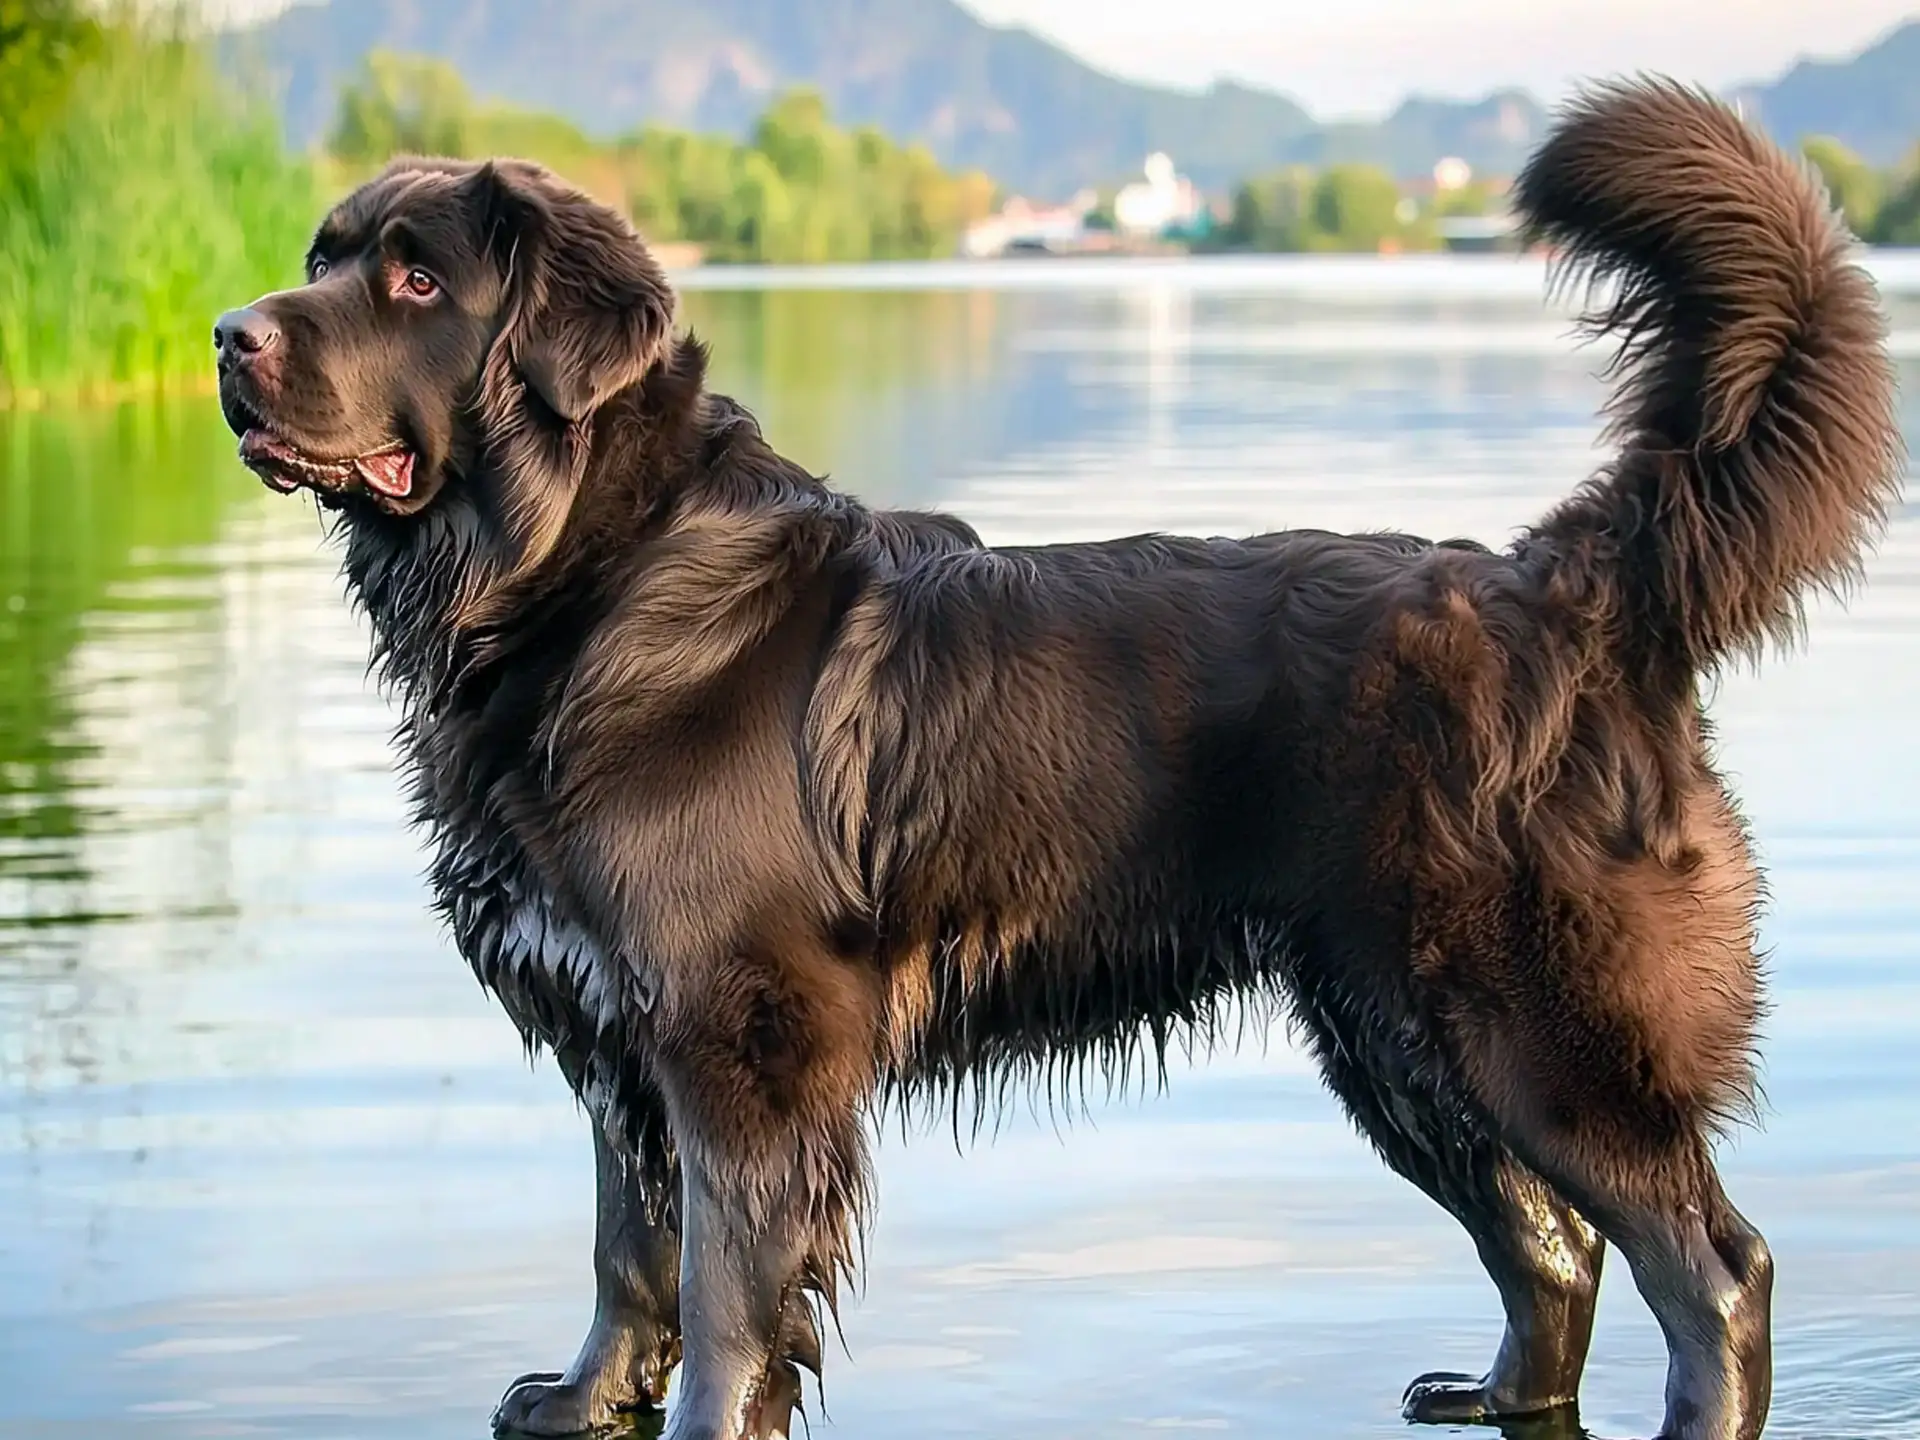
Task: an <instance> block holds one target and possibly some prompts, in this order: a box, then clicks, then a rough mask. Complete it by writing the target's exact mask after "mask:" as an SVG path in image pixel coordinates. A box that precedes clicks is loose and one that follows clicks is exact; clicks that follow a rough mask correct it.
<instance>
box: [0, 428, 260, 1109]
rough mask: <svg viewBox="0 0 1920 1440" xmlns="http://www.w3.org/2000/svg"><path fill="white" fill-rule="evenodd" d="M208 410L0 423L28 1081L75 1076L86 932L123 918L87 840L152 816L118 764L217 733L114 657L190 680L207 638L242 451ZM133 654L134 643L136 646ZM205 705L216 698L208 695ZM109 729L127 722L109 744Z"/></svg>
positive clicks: (0, 775)
mask: <svg viewBox="0 0 1920 1440" xmlns="http://www.w3.org/2000/svg"><path fill="white" fill-rule="evenodd" d="M207 409H208V405H207V402H205V401H197V402H184V403H181V404H171V405H169V404H152V403H146V404H137V405H127V406H122V407H118V408H115V409H112V410H76V411H60V412H50V413H43V414H15V415H8V416H0V981H4V980H8V979H11V980H12V981H14V982H15V983H13V984H12V985H9V986H5V987H4V988H0V1007H4V1008H0V1036H3V1035H4V1033H5V1032H7V1031H15V1030H16V1026H15V1025H14V1024H12V1023H9V1020H8V1016H7V1014H6V1013H5V1012H6V1010H14V1011H15V1018H17V1019H18V1020H20V1021H21V1022H23V1023H22V1025H21V1026H20V1028H19V1030H18V1032H17V1034H18V1035H19V1036H20V1037H22V1038H23V1037H24V1034H25V1031H26V1030H27V1029H29V1028H31V1029H35V1030H38V1031H39V1032H40V1033H41V1035H42V1037H43V1039H44V1038H46V1037H48V1036H50V1035H52V1034H58V1035H59V1036H60V1037H61V1038H60V1040H59V1041H58V1043H57V1046H56V1049H57V1052H59V1053H55V1054H48V1053H46V1050H45V1048H44V1046H42V1045H39V1044H35V1045H31V1046H29V1045H26V1044H16V1045H10V1046H8V1047H7V1048H6V1051H0V1060H4V1058H5V1057H6V1054H7V1053H8V1052H11V1054H12V1056H13V1058H14V1059H16V1060H17V1061H19V1062H20V1063H21V1064H23V1065H26V1066H27V1067H29V1069H32V1068H37V1067H38V1066H42V1065H52V1066H57V1067H62V1068H68V1069H71V1070H73V1071H75V1072H77V1073H79V1074H81V1075H85V1074H87V1073H89V1071H90V1070H91V1069H92V1063H91V1062H92V1060H93V1059H94V1058H96V1051H95V1047H94V1046H93V1045H92V1044H91V1043H90V1042H89V1041H88V1038H87V1036H86V1033H85V1030H86V1027H85V1024H84V1021H85V1018H86V1017H87V1016H88V1015H89V1014H91V1013H93V1012H95V1011H96V1010H97V1008H98V1007H99V1006H100V1004H101V1003H102V1002H103V1000H104V997H103V995H102V994H101V993H100V992H101V981H100V977H99V976H97V975H90V974H89V973H88V967H87V966H86V965H85V964H84V949H85V934H86V932H87V930H88V928H89V927H90V926H97V925H99V924H102V923H111V922H114V921H116V920H118V919H120V918H122V917H123V916H124V915H125V913H126V910H127V907H126V906H125V905H124V904H123V903H120V902H122V901H123V900H124V898H125V896H124V895H123V894H122V895H116V894H115V893H113V891H114V890H119V889H120V888H121V887H119V886H114V887H111V888H103V886H102V884H101V880H102V877H101V876H100V875H99V874H98V873H97V872H98V869H99V866H98V864H97V861H96V860H95V859H94V858H91V852H92V851H93V849H94V846H93V845H92V844H91V843H90V842H91V839H92V837H96V836H99V835H102V834H112V833H114V832H116V831H124V830H126V829H127V828H128V827H129V824H130V822H131V823H133V824H137V823H139V822H140V821H141V820H142V819H143V818H144V817H143V816H141V815H140V814H138V813H137V812H138V811H139V809H140V808H141V805H140V802H141V800H142V799H149V800H150V799H151V798H153V795H154V794H155V793H157V794H159V795H161V796H163V797H164V795H165V794H166V793H167V787H170V786H173V785H176V784H179V783H181V781H182V780H183V779H184V777H180V776H167V777H154V776H152V775H149V776H148V777H147V779H148V784H147V789H148V790H149V792H150V793H149V794H148V795H147V796H145V797H142V796H140V795H138V794H136V795H134V796H133V797H131V798H132V800H133V802H134V803H133V806H132V807H131V808H129V806H128V804H127V801H128V799H129V797H128V796H127V795H125V794H124V793H121V792H122V791H124V788H125V787H124V780H125V778H126V775H127V766H126V763H125V762H126V760H127V759H128V758H129V757H128V756H125V755H117V754H115V753H112V752H114V751H117V750H122V749H123V748H124V747H127V746H131V747H133V749H134V750H135V751H136V752H138V751H139V750H140V749H142V748H143V747H151V746H153V745H155V744H160V745H162V746H163V747H167V746H168V742H169V741H170V740H171V738H172V737H171V736H169V735H168V734H167V733H166V731H167V729H168V728H171V729H173V730H175V731H178V730H179V729H180V728H181V727H182V726H183V725H185V726H187V727H192V726H196V725H203V724H204V716H205V714H206V709H205V707H204V706H203V705H198V704H193V703H189V704H188V705H186V706H181V705H179V704H177V703H176V704H172V705H166V706H159V707H156V706H155V705H154V703H153V701H154V697H153V695H152V694H151V693H150V692H149V691H148V690H147V689H146V688H145V687H142V686H141V685H139V684H137V683H136V684H128V683H127V682H128V680H129V678H130V677H129V675H128V673H127V667H126V666H125V665H124V664H122V663H120V662H119V661H118V660H116V659H114V658H112V657H113V656H115V655H116V654H121V655H124V654H125V653H127V652H129V651H132V652H136V653H144V654H145V655H146V656H147V657H148V660H147V662H146V664H145V667H144V668H146V669H147V670H149V671H169V670H171V671H174V672H176V673H178V674H181V675H188V674H191V673H192V672H193V670H194V669H195V668H196V667H195V666H194V665H193V664H192V659H193V657H192V656H191V655H190V654H189V653H188V652H189V651H190V649H191V647H192V645H193V643H194V642H193V638H192V637H193V636H194V634H195V633H196V631H204V629H205V628H206V625H207V623H208V621H207V615H206V612H207V610H208V604H209V598H210V596H211V593H212V592H211V590H210V587H209V586H208V584H207V576H208V569H209V565H208V560H207V551H208V548H209V547H210V546H211V545H212V543H213V542H214V540H215V539H216V537H217V534H218V531H219V528H220V525H221V522H222V517H223V515H224V514H225V512H226V511H227V510H228V509H229V508H230V507H231V505H232V503H233V501H234V498H235V496H236V495H237V494H242V493H245V492H244V490H243V489H241V488H239V487H238V486H237V484H236V481H235V478H234V475H233V471H234V466H233V464H232V459H231V441H230V440H229V439H228V438H227V437H226V435H225V432H224V429H222V428H221V427H220V426H219V425H218V420H217V416H215V417H214V423H213V424H211V425H209V424H208V423H207V418H208V417H207V416H206V415H205V414H203V413H201V412H204V411H205V410H207ZM129 642H131V643H129ZM202 698H204V697H202ZM102 714H107V715H115V716H118V717H120V718H119V719H118V720H117V721H116V722H115V723H111V724H109V725H107V726H105V727H102V726H101V725H100V724H98V723H97V720H98V717H99V716H100V715H102Z"/></svg>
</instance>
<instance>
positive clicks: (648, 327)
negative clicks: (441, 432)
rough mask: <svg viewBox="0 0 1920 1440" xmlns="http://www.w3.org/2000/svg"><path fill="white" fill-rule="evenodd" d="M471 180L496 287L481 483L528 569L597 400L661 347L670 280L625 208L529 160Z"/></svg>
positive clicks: (520, 565)
mask: <svg viewBox="0 0 1920 1440" xmlns="http://www.w3.org/2000/svg"><path fill="white" fill-rule="evenodd" d="M469 183H470V184H471V186H472V187H473V189H472V192H471V194H472V199H473V201H474V203H475V204H476V205H477V206H478V208H479V211H480V215H479V219H480V224H481V228H482V231H483V233H484V235H485V237H486V246H487V249H488V252H489V254H490V255H491V257H492V259H493V262H494V264H495V265H496V267H497V268H498V271H499V274H500V276H501V283H502V290H503V293H502V298H501V315H502V323H501V328H500V332H499V335H498V337H497V339H496V340H495V341H494V345H493V350H492V352H491V353H490V354H489V355H488V357H487V363H486V368H485V372H484V374H483V376H482V379H481V383H480V389H479V393H478V396H477V397H476V398H477V403H478V409H479V414H480V421H481V425H482V428H483V431H484V433H485V438H486V442H487V445H488V447H489V449H490V451H491V454H492V460H493V463H492V466H491V467H490V470H491V473H490V475H489V477H488V479H489V482H490V483H489V485H488V486H487V487H486V488H487V490H488V491H489V492H490V501H491V507H490V508H491V509H492V510H493V512H494V514H495V516H496V518H497V519H498V522H499V524H500V526H501V528H502V530H503V532H504V535H505V538H506V540H507V541H508V543H509V547H510V549H511V551H512V554H511V559H510V564H511V566H512V567H513V568H515V569H524V568H526V567H528V566H531V565H534V564H537V563H538V562H539V561H540V559H541V558H542V557H543V556H545V555H546V554H547V553H548V551H549V550H550V549H551V548H552V546H553V543H554V541H555V540H556V539H557V538H558V537H559V534H560V531H561V528H562V526H563V525H564V523H565V521H566V517H567V513H568V510H569V509H570V507H571V506H572V503H573V496H574V491H575V489H576V487H577V486H578V484H579V480H580V476H581V473H582V471H583V470H584V468H585V465H586V461H587V453H588V446H589V439H588V434H589V431H588V425H589V422H590V421H591V420H592V418H593V415H594V412H595V411H596V410H598V409H599V408H600V407H601V406H602V405H604V404H606V402H607V401H608V400H609V399H611V398H612V397H613V396H614V395H617V394H618V393H619V392H620V391H622V390H625V389H626V388H627V387H629V386H631V385H635V384H637V383H639V382H640V381H641V380H643V379H645V378H646V375H647V372H648V371H649V370H651V369H652V368H653V367H654V366H655V365H656V364H658V363H659V362H660V361H661V360H662V359H663V358H664V357H665V356H666V354H667V351H668V347H669V346H670V345H671V344H672V340H673V290H672V288H671V287H670V286H669V285H668V284H667V278H666V275H665V274H664V273H663V272H662V271H661V269H660V266H659V265H658V264H657V263H656V262H655V260H654V258H653V257H652V256H651V255H649V254H648V253H647V248H646V246H645V245H644V244H642V243H641V240H640V237H639V236H638V235H636V234H635V233H634V232H633V229H632V227H631V226H629V225H628V224H627V222H626V221H625V220H624V219H622V218H621V217H620V216H619V215H618V214H616V213H615V212H614V211H612V210H610V209H608V208H607V207H606V206H604V205H601V204H599V203H597V202H596V201H594V200H591V199H589V198H588V197H587V196H585V195H583V194H581V193H580V192H579V191H577V190H573V189H571V188H569V187H567V186H565V185H563V184H561V183H560V182H559V181H558V180H556V179H554V178H553V177H552V176H550V175H548V174H547V173H546V172H545V171H544V170H541V169H540V168H539V167H537V166H534V165H530V164H526V163H524V162H520V161H495V162H489V163H487V164H484V165H481V166H479V167H477V168H476V169H475V170H474V172H473V174H472V177H471V179H470V181H469Z"/></svg>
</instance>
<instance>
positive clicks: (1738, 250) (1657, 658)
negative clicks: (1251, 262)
mask: <svg viewBox="0 0 1920 1440" xmlns="http://www.w3.org/2000/svg"><path fill="white" fill-rule="evenodd" d="M1514 197H1515V202H1516V205H1517V208H1518V211H1519V214H1520V217H1521V219H1522V220H1523V222H1524V223H1525V224H1526V226H1527V227H1528V228H1529V230H1530V232H1531V234H1532V235H1533V236H1534V237H1535V238H1537V239H1539V240H1543V241H1545V242H1547V243H1548V245H1549V246H1551V247H1552V248H1553V249H1554V250H1555V251H1556V252H1557V255H1558V259H1559V262H1560V263H1561V264H1562V265H1564V266H1565V267H1567V273H1570V274H1572V275H1575V276H1578V277H1584V278H1587V279H1589V280H1591V281H1594V282H1599V283H1598V284H1597V285H1596V291H1595V293H1596V294H1603V295H1604V296H1605V299H1604V307H1603V308H1602V310H1601V311H1600V312H1599V313H1598V314H1596V315H1594V316H1593V317H1591V319H1590V324H1591V325H1592V326H1593V328H1594V329H1595V330H1596V331H1597V332H1599V333H1602V334H1611V335H1614V336H1616V337H1618V338H1619V340H1620V343H1621V349H1620V352H1619V355H1618V357H1617V359H1616V361H1615V366H1614V371H1613V374H1614V376H1615V378H1616V381H1617V389H1616V393H1615V395H1614V398H1613V400H1612V402H1611V404H1610V406H1609V410H1610V414H1611V416H1612V420H1613V424H1612V428H1611V430H1610V435H1611V437H1612V439H1613V441H1614V442H1615V443H1616V444H1617V445H1618V447H1619V450H1618V454H1617V456H1616V457H1615V459H1614V460H1613V461H1612V462H1611V463H1610V464H1609V465H1608V466H1607V468H1606V469H1605V470H1604V471H1603V472H1602V473H1601V474H1599V475H1598V476H1596V477H1595V478H1594V479H1592V480H1590V481H1589V482H1588V483H1587V484H1586V485H1585V486H1584V487H1583V488H1582V489H1581V490H1580V491H1579V492H1578V493H1577V494H1576V495H1575V496H1573V497H1572V498H1571V499H1570V500H1568V501H1567V502H1566V503H1565V504H1563V505H1562V506H1560V507H1559V509H1557V510H1556V511H1555V512H1553V513H1552V514H1551V515H1549V516H1548V517H1547V518H1546V520H1545V521H1544V522H1543V523H1542V524H1541V525H1540V526H1539V528H1538V530H1537V531H1536V532H1535V534H1536V543H1537V542H1538V540H1542V539H1543V540H1545V541H1546V542H1547V543H1548V544H1549V545H1550V546H1551V547H1552V548H1553V550H1554V552H1555V553H1556V554H1557V556H1558V557H1559V564H1560V565H1561V566H1562V567H1563V568H1564V569H1565V570H1566V571H1567V572H1568V573H1567V574H1566V576H1565V578H1566V579H1568V580H1570V581H1572V582H1573V584H1574V585H1575V587H1576V588H1577V589H1585V590H1588V591H1589V592H1590V593H1591V592H1592V591H1595V590H1598V589H1603V588H1605V587H1613V589H1614V594H1613V595H1612V596H1611V597H1604V598H1611V599H1612V600H1614V601H1616V602H1617V604H1616V605H1613V606H1609V607H1608V608H1609V609H1612V610H1613V611H1614V613H1615V615H1616V618H1617V620H1618V623H1619V626H1620V631H1621V634H1622V636H1623V637H1624V638H1625V639H1626V641H1627V642H1628V643H1630V644H1633V645H1634V646H1636V647H1640V646H1646V647H1649V648H1648V649H1647V650H1646V652H1645V653H1644V654H1643V656H1642V657H1641V658H1643V659H1644V660H1645V661H1646V662H1647V663H1651V664H1655V665H1662V666H1665V665H1667V664H1672V665H1676V666H1678V667H1680V668H1681V669H1682V670H1683V671H1684V672H1685V673H1687V674H1689V675H1690V674H1694V673H1697V672H1699V671H1701V670H1703V669H1706V668H1709V667H1711V666H1713V665H1714V664H1715V663H1716V662H1718V661H1720V660H1722V659H1724V658H1726V657H1728V656H1730V655H1734V654H1738V653H1742V652H1747V653H1751V652H1755V651H1758V650H1759V649H1761V648H1762V647H1763V646H1764V645H1765V643H1766V641H1767V640H1768V639H1770V638H1771V639H1776V640H1780V641H1787V640H1790V639H1792V638H1793V637H1794V635H1795V634H1796V632H1797V630H1798V628H1799V622H1800V618H1801V606H1802V604H1803V602H1804V599H1805V597H1806V595H1807V592H1808V591H1809V590H1810V589H1812V588H1815V587H1822V586H1825V587H1829V588H1832V587H1836V586H1839V585H1841V584H1843V583H1844V582H1845V581H1846V580H1848V579H1849V578H1850V577H1851V576H1852V575H1853V573H1854V572H1855V570H1856V569H1857V567H1858V564H1859V560H1860V556H1861V552H1862V550H1863V548H1864V546H1865V545H1866V543H1867V542H1868V541H1869V540H1870V539H1871V538H1872V536H1873V535H1874V534H1875V533H1876V532H1877V530H1878V529H1879V527H1880V526H1881V524H1882V523H1883V522H1884V520H1885V517H1886V512H1887V509H1888V507H1889V505H1890V504H1891V503H1892V501H1893V499H1894V497H1895V494H1896V492H1897V489H1898V486H1899V480H1900V475H1901V473H1902V470H1903V468H1904V452H1903V449H1902V445H1901V438H1900V430H1899V426H1898V422H1897V415H1896V408H1895V396H1894V381H1893V373H1892V369H1891V366H1890V364H1889V361H1888V358H1887V354H1886V349H1885V336H1884V330H1883V324H1882V319H1881V312H1880V306H1879V301H1878V297H1877V295H1876V293H1875V290H1874V286H1873V284H1872V282H1871V281H1870V280H1869V279H1868V277H1867V276H1866V275H1865V273H1864V272H1862V271H1861V270H1860V269H1859V268H1858V267H1857V266H1856V265H1854V264H1853V263H1852V260H1851V258H1850V254H1849V250H1850V245H1851V241H1850V239H1849V237H1848V235H1847V233H1846V230H1845V229H1844V227H1843V225H1842V224H1841V222H1840V220H1839V218H1838V217H1837V216H1836V215H1835V214H1834V212H1833V209H1832V206H1831V205H1830V204H1829V203H1828V200H1827V197H1826V194H1825V192H1824V191H1823V189H1822V188H1821V186H1820V184H1819V182H1818V181H1817V180H1816V179H1814V178H1813V175H1812V173H1811V172H1810V171H1809V170H1808V168H1807V167H1806V166H1804V165H1802V164H1800V163H1798V162H1796V161H1795V160H1793V159H1791V158H1789V157H1788V156H1787V155H1785V154H1783V153H1782V152H1781V151H1780V150H1779V149H1777V148H1776V147H1775V146H1774V145H1773V144H1772V143H1770V142H1769V141H1768V140H1766V139H1765V138H1764V137H1762V136H1761V135H1759V134H1758V133H1756V132H1755V131H1754V130H1753V129H1751V128H1749V127H1748V126H1747V125H1746V124H1744V123H1743V122H1742V121H1741V119H1740V118H1739V117H1738V116H1737V115H1736V114H1735V113H1734V112H1733V111H1732V110H1730V109H1728V108H1727V107H1726V106H1724V105H1722V104H1720V103H1719V102H1717V101H1715V100H1713V99H1710V98H1709V97H1707V96H1705V95H1703V94H1700V93H1698V92H1695V91H1693V90H1690V89H1687V88H1685V87H1683V86H1680V85H1677V84H1674V83H1672V82H1669V81H1662V80H1654V81H1637V82H1632V83H1618V84H1612V85H1607V86H1604V87H1601V88H1598V89H1594V90H1591V91H1589V92H1587V93H1586V94H1585V95H1584V96H1582V97H1581V98H1580V99H1578V100H1576V101H1574V102H1573V103H1572V104H1571V105H1570V106H1569V107H1568V108H1567V109H1566V111H1565V112H1564V113H1563V115H1562V117H1561V119H1560V121H1559V123H1558V124H1557V126H1556V127H1555V129H1554V130H1553V132H1552V134H1551V135H1549V137H1548V138H1547V140H1546V142H1545V143H1544V144H1543V145H1542V146H1541V147H1540V149H1539V150H1538V151H1537V152H1536V153H1535V155H1534V156H1533V158H1532V160H1531V161H1529V162H1528V164H1527V166H1526V168H1525V170H1524V171H1523V172H1522V173H1521V175H1520V178H1519V179H1518V181H1517V182H1516V184H1515V189H1514ZM1593 598H1596V599H1599V598H1603V597H1601V596H1599V595H1597V594H1596V595H1594V596H1593Z"/></svg>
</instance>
